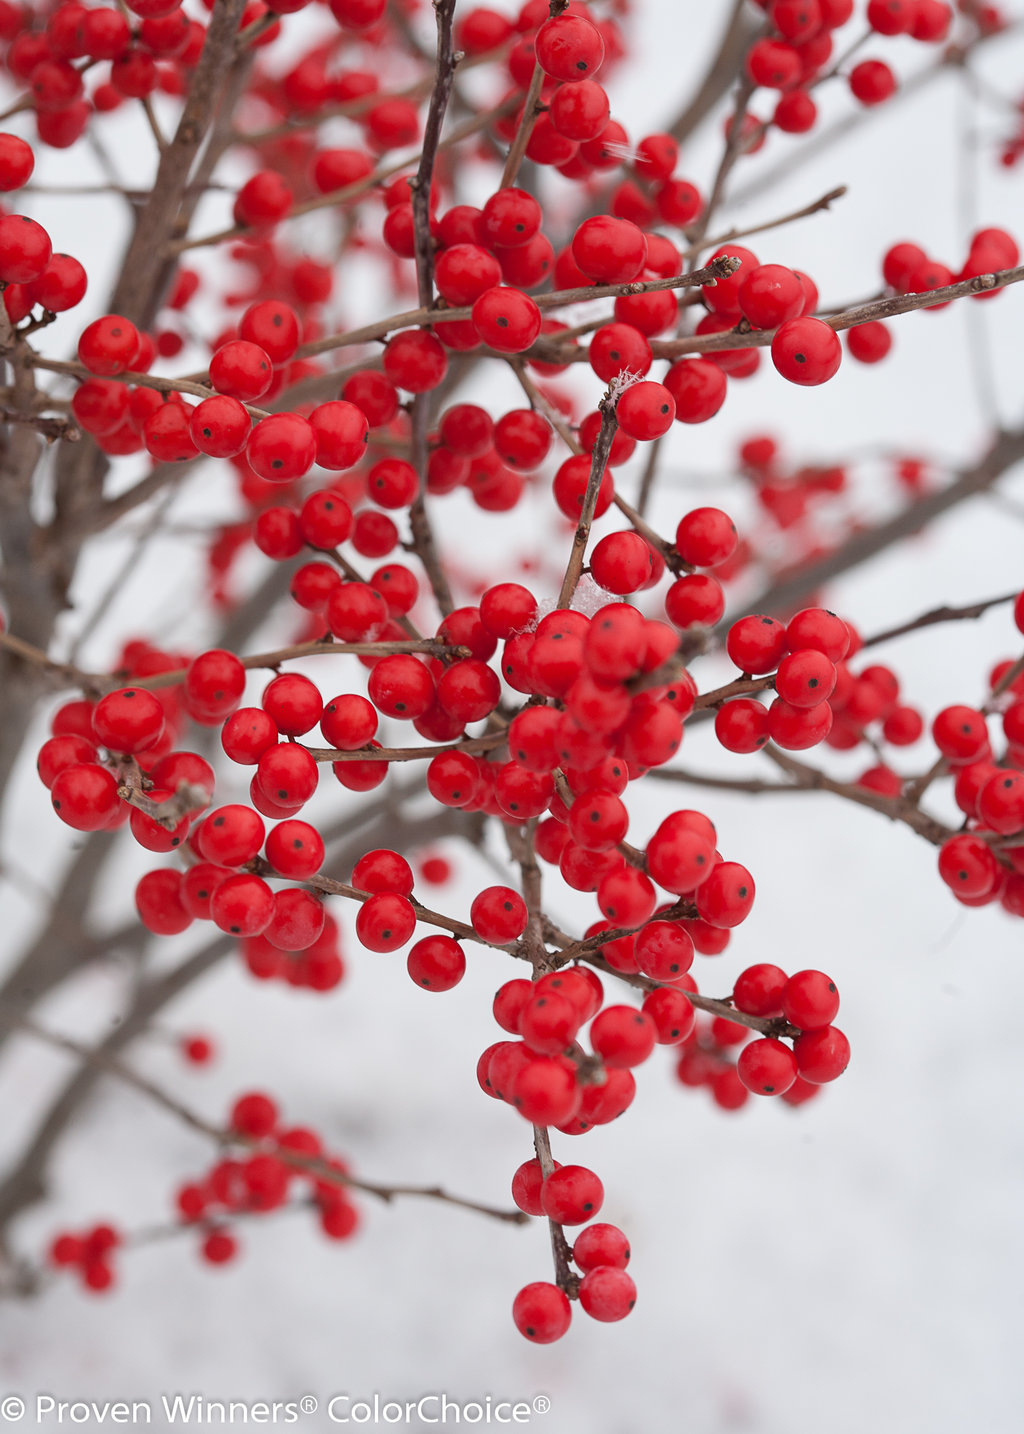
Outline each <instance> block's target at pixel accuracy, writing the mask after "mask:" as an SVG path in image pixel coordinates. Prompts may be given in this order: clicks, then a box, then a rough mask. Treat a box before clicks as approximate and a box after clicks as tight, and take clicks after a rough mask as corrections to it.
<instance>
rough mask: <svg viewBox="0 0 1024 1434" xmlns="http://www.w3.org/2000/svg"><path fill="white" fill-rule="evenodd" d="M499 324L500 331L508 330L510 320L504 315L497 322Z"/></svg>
mask: <svg viewBox="0 0 1024 1434" xmlns="http://www.w3.org/2000/svg"><path fill="white" fill-rule="evenodd" d="M497 324H498V328H499V329H507V328H508V319H506V318H505V316H504V314H502V315H501V317H500V318H499V319H498V320H497Z"/></svg>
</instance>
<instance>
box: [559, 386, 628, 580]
mask: <svg viewBox="0 0 1024 1434" xmlns="http://www.w3.org/2000/svg"><path fill="white" fill-rule="evenodd" d="M616 402H617V394H616V392H615V389H614V385H613V386H612V387H611V388H609V389H608V392H607V393H606V394H605V396H604V398H602V400H601V402H600V404H599V405H598V407H599V409H600V411H601V428H600V430H599V432H598V435H597V442H596V443H595V444H594V451H593V453H592V454H591V457H590V477H589V478H588V480H587V490H586V493H585V494H584V497H583V505H582V507H581V508H580V516H579V521H578V522H577V524H576V532H575V533H574V534H573V539H572V550H571V552H570V553H569V562H568V564H567V565H566V569H565V577H564V578H563V579H562V586H561V588H560V589H559V593H558V603H557V606H558V607H560V608H562V607H569V606H570V605H571V604H572V598H573V593H575V591H576V584H577V583H578V582H579V580H580V575H581V574H582V572H583V559H584V556H585V554H586V551H587V542H588V541H589V538H590V525H591V524H592V523H593V521H594V509H595V508H596V506H597V495H598V493H599V492H600V491H601V480H602V479H603V478H604V472H605V469H606V468H607V466H608V457H609V454H610V453H611V451H612V443H613V441H614V439H615V433H616V430H617V429H618V426H619V425H618V420H617V418H616V417H615V405H616Z"/></svg>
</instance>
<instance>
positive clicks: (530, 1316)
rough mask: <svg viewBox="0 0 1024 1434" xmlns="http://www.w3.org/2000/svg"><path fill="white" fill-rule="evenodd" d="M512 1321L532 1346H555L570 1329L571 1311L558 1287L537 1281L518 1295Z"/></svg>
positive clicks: (513, 1308)
mask: <svg viewBox="0 0 1024 1434" xmlns="http://www.w3.org/2000/svg"><path fill="white" fill-rule="evenodd" d="M512 1318H513V1320H514V1321H515V1326H516V1329H517V1330H518V1331H519V1333H520V1334H522V1335H525V1337H526V1338H527V1339H528V1340H530V1341H532V1343H533V1344H553V1343H554V1342H555V1340H557V1339H561V1338H562V1335H563V1334H565V1332H566V1330H567V1329H568V1328H569V1325H570V1323H571V1322H572V1310H571V1308H570V1306H569V1301H568V1299H567V1298H566V1296H565V1295H564V1294H563V1292H562V1291H561V1290H560V1289H559V1288H558V1286H557V1285H552V1284H548V1283H546V1282H545V1281H543V1280H537V1281H536V1282H535V1283H534V1284H532V1285H526V1286H524V1288H523V1289H521V1290H520V1291H519V1293H518V1294H517V1295H516V1297H515V1300H514V1301H513V1304H512Z"/></svg>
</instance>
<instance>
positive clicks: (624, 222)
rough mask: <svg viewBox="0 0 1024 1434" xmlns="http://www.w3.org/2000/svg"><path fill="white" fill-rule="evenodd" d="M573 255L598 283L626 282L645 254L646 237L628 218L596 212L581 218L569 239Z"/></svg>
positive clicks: (580, 266) (634, 273)
mask: <svg viewBox="0 0 1024 1434" xmlns="http://www.w3.org/2000/svg"><path fill="white" fill-rule="evenodd" d="M572 257H573V259H574V260H575V262H576V264H577V265H578V267H579V268H580V270H581V271H582V272H583V273H584V274H585V275H586V276H587V278H588V279H593V280H594V281H595V283H598V284H628V283H629V282H630V281H631V280H632V279H635V278H636V277H637V275H638V274H639V273H640V271H641V269H642V268H643V266H644V261H645V259H646V258H647V240H646V238H645V236H644V233H643V231H642V230H641V229H638V228H637V226H636V225H635V224H632V223H630V221H629V220H628V219H616V218H614V217H613V216H612V215H610V214H598V215H595V216H594V217H593V218H592V219H584V221H583V223H582V224H581V225H580V226H579V228H578V229H577V230H576V233H575V234H574V235H573V240H572Z"/></svg>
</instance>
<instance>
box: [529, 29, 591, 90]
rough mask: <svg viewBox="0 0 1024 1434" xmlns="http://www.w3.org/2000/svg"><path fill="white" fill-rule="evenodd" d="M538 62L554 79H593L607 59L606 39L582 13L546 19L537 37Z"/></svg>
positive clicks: (535, 42)
mask: <svg viewBox="0 0 1024 1434" xmlns="http://www.w3.org/2000/svg"><path fill="white" fill-rule="evenodd" d="M534 45H535V47H536V54H537V63H538V64H539V65H540V67H541V69H542V70H543V71H544V72H545V74H548V75H550V76H551V78H552V79H553V80H569V81H571V80H583V79H592V78H593V76H594V75H596V74H597V72H598V70H599V69H600V68H601V65H602V63H603V61H604V40H603V39H602V38H601V32H600V30H599V29H598V28H597V26H596V25H592V24H591V22H590V21H589V20H587V19H586V18H585V17H584V16H582V15H560V16H558V17H557V18H556V19H553V20H545V21H544V23H543V25H541V27H540V29H539V30H538V31H537V36H536V39H535V41H534Z"/></svg>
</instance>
